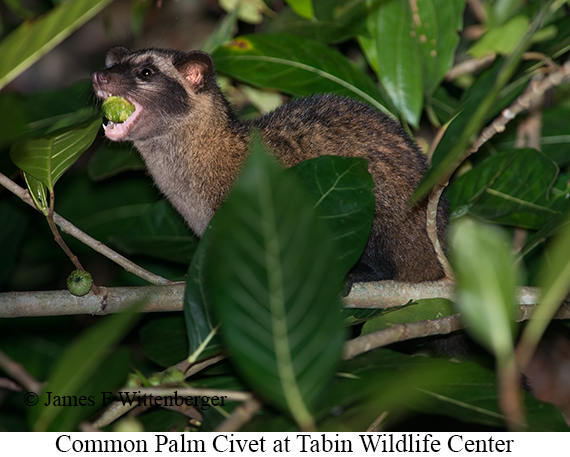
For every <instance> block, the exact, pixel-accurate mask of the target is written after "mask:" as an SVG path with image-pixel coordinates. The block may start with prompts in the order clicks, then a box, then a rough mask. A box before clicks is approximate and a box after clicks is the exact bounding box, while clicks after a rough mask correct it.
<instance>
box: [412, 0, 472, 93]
mask: <svg viewBox="0 0 570 457" xmlns="http://www.w3.org/2000/svg"><path fill="white" fill-rule="evenodd" d="M410 5H414V8H417V16H416V15H414V13H415V11H414V10H413V9H412V20H413V23H414V26H415V27H414V29H415V34H414V38H415V39H416V40H417V41H416V42H417V45H418V48H419V51H420V56H421V60H422V67H423V85H424V93H425V96H426V97H430V96H431V95H432V94H433V93H434V92H435V90H436V89H437V88H438V86H439V84H440V83H441V81H442V80H443V78H444V77H445V74H446V73H447V71H448V70H449V69H450V68H451V66H452V65H453V64H454V59H455V50H456V48H457V45H458V44H459V32H460V30H461V28H462V26H463V10H464V9H465V0H427V1H426V0H422V1H420V2H410Z"/></svg>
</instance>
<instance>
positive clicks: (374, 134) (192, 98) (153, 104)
mask: <svg viewBox="0 0 570 457" xmlns="http://www.w3.org/2000/svg"><path fill="white" fill-rule="evenodd" d="M107 66H108V68H107V69H106V70H102V71H100V72H95V73H93V75H92V78H93V84H94V87H95V89H96V90H97V91H98V92H100V91H101V90H103V91H104V92H106V93H110V94H112V95H119V96H123V97H125V98H127V99H129V100H131V101H136V102H138V103H139V105H141V106H142V107H143V108H144V109H142V110H141V114H140V115H139V117H138V118H137V120H136V124H135V123H133V126H132V128H131V129H130V130H129V131H128V132H127V134H125V135H124V137H122V138H121V139H123V140H128V141H132V142H133V143H134V145H135V147H136V148H137V149H138V150H139V152H140V153H141V155H142V157H143V159H144V160H145V162H146V165H147V167H148V169H149V171H150V173H151V175H152V176H153V178H154V180H155V182H156V184H157V186H158V187H159V189H160V190H161V191H162V192H163V193H164V194H165V195H166V197H167V198H168V199H169V200H170V201H171V203H172V204H173V206H174V207H175V208H176V209H177V210H178V211H179V212H180V213H181V214H182V216H183V217H184V219H185V220H186V222H187V223H188V225H189V226H190V227H191V228H192V229H193V230H194V231H195V232H196V234H198V235H199V236H201V235H202V234H203V232H204V230H205V228H206V227H207V225H208V222H209V221H210V219H211V217H212V216H213V214H214V213H215V211H216V210H217V209H218V208H219V207H220V205H221V204H222V202H223V201H224V199H225V197H226V195H227V193H228V191H229V189H230V187H231V185H232V184H233V182H234V181H235V179H236V177H237V175H238V174H239V171H240V169H241V166H242V164H243V162H244V160H245V158H246V156H247V153H248V147H249V132H250V130H251V129H252V128H257V129H259V130H260V131H261V134H262V136H263V138H264V139H265V141H266V143H267V145H268V146H269V148H270V150H272V151H273V152H274V154H275V156H276V157H277V158H278V159H279V160H280V161H281V163H282V164H283V165H284V166H285V167H291V166H293V165H295V164H297V163H299V162H301V161H303V160H306V159H310V158H313V157H317V156H319V155H325V154H326V155H341V156H349V157H363V158H365V159H366V160H368V164H369V167H368V170H369V172H370V173H371V174H372V176H373V178H374V182H375V185H376V188H375V190H374V194H375V197H376V212H375V218H374V223H373V228H372V232H371V235H370V239H369V242H368V244H367V246H366V249H365V252H364V254H363V256H362V259H361V261H360V263H359V265H357V267H356V268H355V270H354V271H353V280H357V281H358V280H379V279H398V280H402V281H412V282H420V281H427V280H436V279H439V278H441V277H442V276H443V270H442V268H441V266H440V264H439V262H438V260H437V258H436V255H435V252H434V249H433V246H432V244H431V242H430V240H429V238H428V236H427V233H426V229H425V219H426V204H425V202H424V203H421V204H418V205H415V206H411V205H410V198H411V196H412V193H413V191H414V189H415V188H416V186H417V185H418V184H419V182H420V180H421V178H422V176H423V174H424V173H425V171H426V161H425V159H424V157H423V155H422V154H421V153H420V152H419V150H418V148H417V146H416V145H415V144H414V143H413V141H412V140H411V139H410V138H409V137H408V135H407V134H406V132H405V131H404V130H403V128H402V127H401V126H400V125H399V124H397V123H396V122H394V121H393V120H392V119H390V118H388V117H387V116H385V115H383V114H382V113H380V112H378V111H376V110H374V109H373V108H371V107H369V106H368V105H365V104H363V103H361V102H358V101H355V100H352V99H348V98H343V97H337V96H333V95H322V96H313V97H309V98H305V99H301V100H297V101H294V102H292V103H289V104H286V105H283V106H282V107H280V108H278V109H277V110H276V111H274V112H273V113H269V114H267V115H265V116H263V117H261V118H259V119H255V120H252V121H248V122H242V121H239V120H238V119H237V118H236V117H235V115H234V113H233V111H232V110H231V108H230V107H229V105H228V104H227V102H226V100H225V98H224V97H223V95H222V94H221V92H220V90H219V89H218V87H217V85H216V82H215V72H214V65H213V62H212V61H211V58H210V57H209V56H208V55H207V54H205V53H201V52H199V51H194V52H191V53H187V54H184V53H181V52H177V51H169V50H144V51H139V52H136V53H130V52H129V51H128V50H126V49H124V48H113V49H112V50H111V51H110V52H109V54H108V56H107ZM146 70H148V71H146ZM149 74H150V75H149ZM444 213H445V207H444V206H442V211H440V215H441V217H440V219H439V220H438V228H439V235H440V239H442V240H443V239H444V237H445V225H446V217H445V214H444Z"/></svg>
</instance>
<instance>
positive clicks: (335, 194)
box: [291, 156, 375, 277]
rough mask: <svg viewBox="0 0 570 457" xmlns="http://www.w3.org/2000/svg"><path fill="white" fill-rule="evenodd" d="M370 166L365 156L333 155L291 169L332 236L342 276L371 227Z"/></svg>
mask: <svg viewBox="0 0 570 457" xmlns="http://www.w3.org/2000/svg"><path fill="white" fill-rule="evenodd" d="M367 168H368V162H366V160H364V159H359V158H349V157H332V156H323V157H318V158H316V159H313V160H307V161H305V162H301V163H300V164H298V165H296V166H295V167H293V168H291V171H292V172H294V173H295V175H296V176H297V177H298V178H299V179H300V180H301V181H302V182H303V184H304V185H305V187H306V189H307V191H308V192H309V193H310V195H311V197H312V200H313V201H314V202H315V211H316V214H318V216H319V217H320V218H321V219H323V221H324V222H325V223H326V224H327V226H328V228H329V230H330V232H331V234H332V236H333V240H334V241H335V243H336V245H337V252H338V255H339V260H340V261H341V262H342V266H343V271H342V276H343V277H344V276H345V275H346V274H347V273H348V271H349V270H350V269H351V268H352V267H353V266H354V264H355V263H356V261H357V260H358V259H359V258H360V256H361V255H362V250H363V249H364V245H365V244H366V242H367V241H368V236H369V234H370V228H371V227H372V220H373V217H374V208H375V205H374V202H375V199H374V194H373V193H372V190H373V189H374V181H373V180H372V176H371V175H370V173H368V171H367Z"/></svg>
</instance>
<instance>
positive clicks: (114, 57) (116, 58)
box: [105, 46, 131, 68]
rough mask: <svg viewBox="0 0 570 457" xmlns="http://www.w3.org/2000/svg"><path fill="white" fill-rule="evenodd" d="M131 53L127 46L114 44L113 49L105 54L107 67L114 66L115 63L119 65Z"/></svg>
mask: <svg viewBox="0 0 570 457" xmlns="http://www.w3.org/2000/svg"><path fill="white" fill-rule="evenodd" d="M130 53H131V51H129V50H128V49H127V48H125V47H124V46H113V47H112V48H111V50H110V51H109V52H108V53H107V55H106V56H105V66H106V67H107V68H110V67H112V66H113V65H117V64H118V63H119V62H120V61H121V60H123V58H124V57H126V56H128V55H129V54H130Z"/></svg>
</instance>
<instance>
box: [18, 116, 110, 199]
mask: <svg viewBox="0 0 570 457" xmlns="http://www.w3.org/2000/svg"><path fill="white" fill-rule="evenodd" d="M100 126H101V118H100V117H99V116H96V117H92V118H91V119H89V120H87V121H85V122H83V123H81V124H79V125H76V126H74V127H71V128H66V129H63V130H59V131H57V132H54V133H53V134H52V135H50V136H46V137H43V138H33V139H26V140H20V141H18V142H17V143H15V144H14V145H13V146H12V150H11V152H10V157H11V158H12V160H13V161H14V163H15V164H16V166H18V167H19V168H20V169H22V170H23V171H25V172H26V173H28V174H30V175H31V176H33V177H34V178H36V179H37V180H39V181H41V182H42V183H43V184H44V185H45V186H46V187H47V188H48V190H49V191H50V192H53V188H54V186H55V183H56V182H57V180H58V179H59V178H60V177H61V175H63V173H65V171H66V170H67V169H68V168H69V167H71V165H73V164H74V163H75V161H76V160H77V159H78V158H79V156H80V155H81V154H82V153H83V152H85V150H86V149H87V148H88V147H89V146H91V143H93V140H94V139H95V136H96V135H97V132H98V131H99V128H100Z"/></svg>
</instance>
